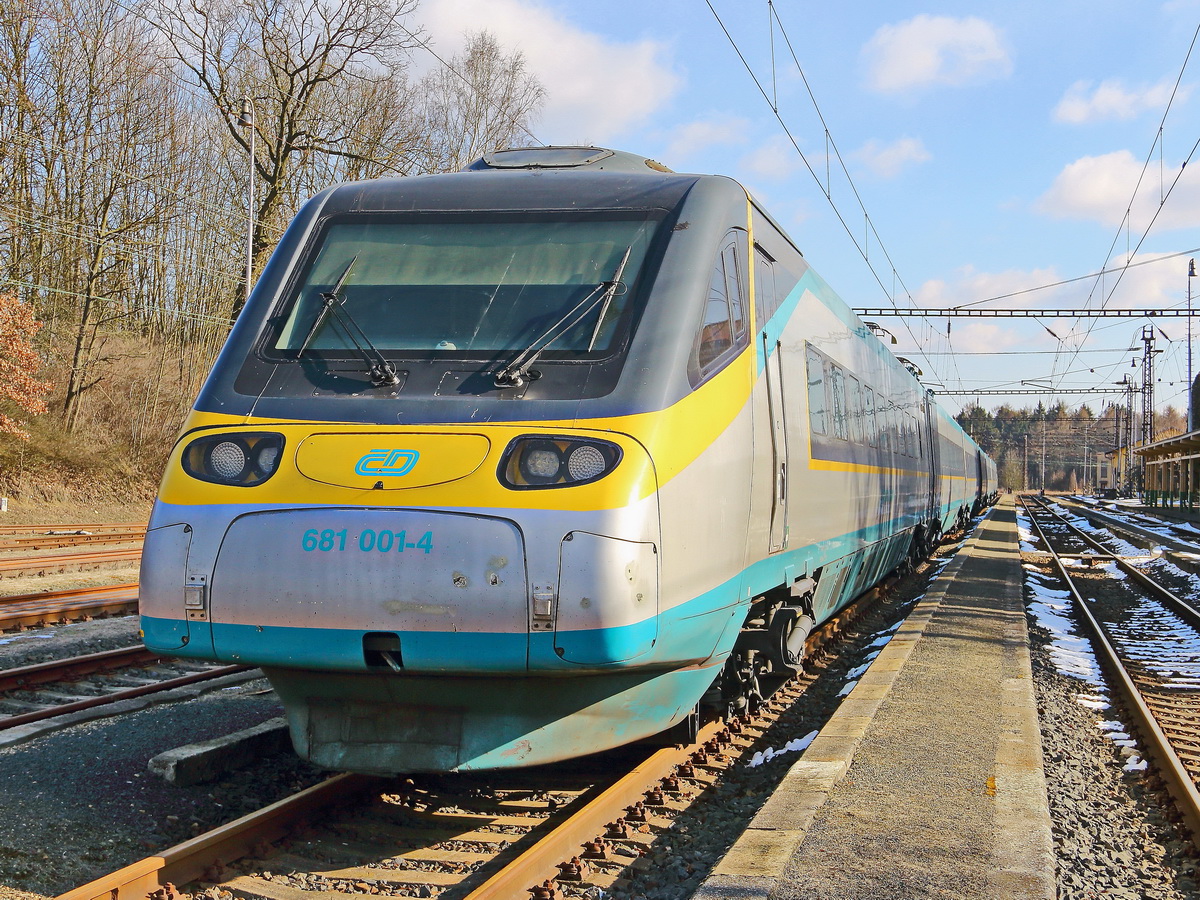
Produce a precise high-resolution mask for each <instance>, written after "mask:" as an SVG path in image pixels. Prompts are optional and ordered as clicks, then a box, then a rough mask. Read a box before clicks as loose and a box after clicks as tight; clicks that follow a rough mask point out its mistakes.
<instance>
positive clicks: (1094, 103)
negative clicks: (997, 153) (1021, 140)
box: [1054, 78, 1189, 125]
mask: <svg viewBox="0 0 1200 900" xmlns="http://www.w3.org/2000/svg"><path fill="white" fill-rule="evenodd" d="M1173 87H1174V83H1173V82H1171V81H1160V82H1159V83H1158V84H1155V85H1150V86H1149V87H1141V88H1138V89H1137V90H1130V89H1127V88H1126V87H1125V85H1124V84H1122V82H1121V80H1120V79H1119V78H1109V79H1106V80H1105V81H1102V82H1100V84H1098V85H1096V87H1095V88H1093V87H1092V82H1090V81H1077V82H1075V83H1074V84H1073V85H1071V86H1070V87H1069V88H1068V89H1067V92H1066V93H1065V94H1064V95H1063V98H1062V100H1060V101H1059V102H1058V106H1056V107H1055V108H1054V120H1055V121H1056V122H1067V123H1070V124H1072V125H1082V124H1085V123H1087V122H1099V121H1103V120H1106V119H1132V118H1134V117H1135V116H1137V115H1139V114H1141V113H1143V112H1145V111H1146V110H1149V109H1154V110H1161V109H1163V108H1164V107H1165V106H1166V105H1167V101H1168V100H1170V98H1171V89H1172V88H1173ZM1188 93H1189V91H1188V89H1187V88H1181V89H1180V93H1179V96H1178V97H1176V100H1178V101H1183V100H1186V99H1187V95H1188Z"/></svg>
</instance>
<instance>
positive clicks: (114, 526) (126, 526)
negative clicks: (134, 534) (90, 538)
mask: <svg viewBox="0 0 1200 900" xmlns="http://www.w3.org/2000/svg"><path fill="white" fill-rule="evenodd" d="M135 528H140V529H142V530H145V527H144V526H143V525H140V524H137V523H134V522H90V523H84V524H81V525H77V524H73V523H68V524H63V523H61V522H55V523H51V524H49V525H13V524H10V523H8V522H0V535H12V534H44V533H46V532H51V531H59V532H79V531H91V532H105V531H129V530H131V529H135Z"/></svg>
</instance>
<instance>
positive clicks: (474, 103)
mask: <svg viewBox="0 0 1200 900" xmlns="http://www.w3.org/2000/svg"><path fill="white" fill-rule="evenodd" d="M417 93H418V94H419V95H420V96H421V97H422V98H423V108H422V118H423V121H424V123H425V133H426V136H427V144H426V146H425V148H424V151H425V154H426V156H425V167H426V169H427V170H429V171H435V172H455V171H458V170H459V169H461V168H463V166H465V165H467V164H468V163H470V162H473V161H474V160H476V159H478V158H479V157H480V156H482V155H483V154H484V153H486V152H487V151H489V150H495V149H497V148H499V147H507V146H511V145H513V144H514V143H522V144H529V143H536V139H535V138H534V137H533V134H532V132H531V131H530V127H531V125H532V120H533V117H534V116H535V114H536V113H537V112H538V110H540V109H541V107H542V104H543V102H544V101H545V97H546V91H545V88H544V87H543V86H542V84H541V82H540V81H539V80H538V79H537V77H536V76H534V75H533V74H532V73H531V72H530V71H529V70H528V68H527V67H526V64H525V56H524V54H523V53H521V52H520V51H519V50H514V51H512V52H511V53H505V52H504V48H503V47H501V46H500V44H499V42H497V40H496V38H495V37H494V36H493V35H492V34H491V33H490V32H487V31H480V32H475V33H471V34H468V36H467V46H466V49H465V50H464V51H463V53H462V54H460V55H459V56H456V57H454V58H453V59H452V60H450V61H449V63H448V64H447V65H445V66H439V67H438V68H436V69H434V70H433V71H431V72H429V73H428V74H427V75H426V76H425V77H424V78H422V79H421V82H420V88H419V90H418V91H417Z"/></svg>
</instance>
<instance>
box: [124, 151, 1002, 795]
mask: <svg viewBox="0 0 1200 900" xmlns="http://www.w3.org/2000/svg"><path fill="white" fill-rule="evenodd" d="M988 477H991V479H992V481H991V482H989V481H987V478H988ZM990 485H994V466H991V463H990V460H987V459H986V457H985V456H982V455H981V451H979V449H978V448H977V447H976V446H975V445H974V443H973V442H972V441H971V440H970V438H969V437H968V436H967V435H966V434H964V433H963V432H962V430H961V429H960V428H958V426H957V425H956V424H955V423H954V421H953V420H952V419H951V418H950V417H949V416H947V415H946V414H945V413H944V412H942V411H940V410H939V409H938V408H937V407H936V405H935V404H934V403H933V402H932V400H931V397H930V395H929V394H928V393H927V392H926V391H925V390H924V389H923V388H922V387H921V385H920V384H919V383H918V382H917V381H916V379H915V378H914V377H913V375H912V374H911V373H910V372H909V371H908V370H907V369H906V368H905V367H904V366H903V365H902V364H901V363H900V362H899V361H897V360H896V359H895V357H893V356H892V354H891V353H890V352H889V351H888V350H887V349H886V348H885V347H884V346H883V345H882V344H881V343H880V342H879V341H878V340H877V339H876V338H875V337H874V336H873V335H872V334H871V332H870V330H869V329H868V328H867V327H866V326H865V325H864V324H863V323H862V322H860V321H859V320H858V319H857V318H856V317H855V316H854V315H853V314H852V312H851V311H850V310H849V309H848V308H847V307H846V305H845V304H844V303H843V302H842V301H841V300H840V299H839V298H838V297H837V296H836V294H835V293H834V292H833V291H832V290H831V289H830V288H829V287H828V286H827V285H826V284H825V282H824V281H823V280H822V279H821V278H820V277H819V276H818V275H817V274H816V272H815V271H814V270H813V269H812V268H811V267H810V266H809V265H808V262H807V260H806V259H805V258H804V257H803V255H802V254H801V253H800V252H799V250H798V249H797V248H796V247H795V245H794V244H793V243H792V242H791V240H790V239H789V238H788V237H787V236H786V235H785V234H784V233H783V231H782V229H780V228H779V227H778V226H777V225H776V223H775V222H774V221H773V220H772V219H771V218H770V216H769V215H768V214H767V213H766V212H765V211H763V210H762V209H761V207H760V206H759V205H758V204H757V203H756V202H755V201H754V200H753V198H751V197H750V196H749V195H748V193H747V192H746V191H745V189H744V188H742V187H741V186H740V185H738V184H737V183H736V182H734V181H732V180H731V179H728V178H723V177H718V176H699V175H680V174H675V173H672V172H669V171H667V170H665V169H663V167H661V166H660V165H658V164H657V163H654V162H652V161H649V160H645V159H643V158H641V157H637V156H633V155H630V154H624V153H619V152H615V151H609V150H601V149H597V148H534V149H528V150H507V151H497V152H495V153H493V154H490V155H488V156H486V157H484V159H482V160H480V161H478V162H477V163H475V164H474V165H473V166H471V167H470V168H469V169H468V170H465V171H464V172H461V173H457V174H452V175H438V176H425V177H420V178H405V179H385V180H378V181H371V182H362V183H355V184H348V185H340V186H337V187H334V188H331V189H329V190H327V191H325V192H323V193H321V194H319V195H317V196H316V197H314V198H313V199H312V200H311V201H309V202H308V204H307V205H306V206H305V207H304V208H303V209H302V210H301V212H300V213H299V215H298V216H297V217H296V219H295V221H294V222H293V223H292V225H291V226H290V227H289V229H288V231H287V233H286V234H285V235H284V237H283V239H282V241H281V242H280V244H279V246H278V248H277V249H276V251H275V253H274V254H273V255H272V257H271V260H270V262H269V263H268V265H267V267H266V269H265V270H264V272H263V274H262V277H261V278H260V280H259V282H258V284H257V286H256V287H255V290H254V292H253V294H252V296H251V298H250V300H249V302H248V303H247V306H246V308H245V310H244V311H243V312H242V314H241V315H240V316H239V319H238V321H237V323H236V325H235V327H234V329H233V332H232V333H231V335H230V337H229V340H228V342H227V344H226V346H225V348H224V350H223V351H222V353H221V355H220V357H219V359H218V360H217V362H216V364H215V366H214V368H213V371H212V373H211V375H210V377H209V379H208V381H207V382H206V384H205V386H204V388H203V390H202V391H201V394H200V396H199V398H198V399H197V401H196V404H195V407H194V409H193V411H192V413H191V414H190V415H189V418H188V420H187V422H186V423H185V426H184V429H183V433H182V436H181V437H180V439H179V441H178V444H177V446H176V447H175V449H174V451H173V453H172V455H171V458H170V461H169V463H168V467H167V472H166V474H165V476H164V478H163V482H162V486H161V489H160V494H159V498H158V500H157V502H156V504H155V508H154V512H153V515H152V517H151V522H150V529H149V532H148V534H147V538H146V544H145V551H144V554H143V569H142V587H141V607H142V628H143V631H144V634H145V641H146V644H147V646H149V647H151V648H152V649H155V650H158V651H160V652H163V653H170V654H175V655H179V656H185V657H195V658H203V659H217V660H223V661H228V662H244V663H252V664H255V665H260V666H262V667H263V669H264V671H265V672H266V674H267V675H268V677H269V678H270V680H271V682H272V684H273V685H274V687H275V689H276V690H277V692H278V693H279V696H280V697H281V698H282V700H283V702H284V704H285V706H286V707H287V713H288V721H289V726H290V729H291V735H292V740H293V743H294V745H295V747H296V749H297V751H298V752H299V753H300V754H301V755H302V756H304V757H306V758H308V759H311V760H313V761H314V762H317V763H318V764H320V765H323V766H327V767H329V768H334V769H343V770H351V771H361V772H378V773H392V772H405V771H422V770H424V771H444V770H469V769H485V768H500V767H509V766H521V765H531V764H535V763H541V762H547V761H552V760H556V759H562V758H567V757H571V756H577V755H581V754H584V753H588V752H592V751H595V750H598V749H602V748H605V747H610V746H615V745H619V744H622V743H626V742H629V741H632V740H637V739H639V738H642V737H646V736H649V735H652V734H656V733H659V732H661V731H663V730H665V729H667V728H669V727H671V726H672V725H674V724H676V723H679V722H681V721H683V720H685V719H687V718H688V717H689V716H691V715H692V714H693V712H694V711H695V710H696V708H697V704H699V703H701V702H702V701H704V702H706V703H710V704H712V705H715V706H718V707H719V708H721V709H722V710H724V711H729V710H733V709H737V708H739V707H740V706H742V705H744V704H746V703H749V702H753V700H754V698H755V696H756V693H757V690H758V679H759V678H760V677H761V676H762V675H763V674H764V673H767V672H771V671H776V672H778V671H787V670H790V669H792V668H795V667H796V666H798V665H799V663H800V659H799V657H800V656H801V654H802V650H803V641H804V637H805V636H806V635H807V633H808V630H809V629H810V628H811V627H813V625H814V624H816V623H819V622H821V621H823V620H824V619H825V618H827V617H828V616H830V615H831V614H832V613H833V612H835V611H836V610H837V609H838V608H840V607H841V606H843V605H844V604H845V603H847V602H849V601H850V600H851V599H852V598H853V597H854V596H856V595H858V594H859V593H861V592H862V591H864V590H866V589H867V588H869V587H870V586H871V585H873V584H875V583H876V582H877V581H878V580H879V579H880V578H882V577H883V576H884V575H885V574H886V573H887V572H889V571H891V570H892V569H894V568H896V567H897V566H899V565H902V564H904V563H905V562H906V560H909V559H911V558H912V557H914V556H919V555H921V554H924V553H927V552H928V551H929V549H930V548H931V547H932V545H933V542H934V540H935V538H936V536H937V535H938V534H939V533H940V532H941V531H943V530H948V529H949V528H951V527H954V525H956V524H961V523H962V522H963V520H964V517H968V516H969V515H970V514H971V513H972V511H978V509H979V508H980V507H981V505H982V504H983V503H985V502H987V500H988V499H990V497H989V493H990V491H989V486H990ZM992 489H994V488H992Z"/></svg>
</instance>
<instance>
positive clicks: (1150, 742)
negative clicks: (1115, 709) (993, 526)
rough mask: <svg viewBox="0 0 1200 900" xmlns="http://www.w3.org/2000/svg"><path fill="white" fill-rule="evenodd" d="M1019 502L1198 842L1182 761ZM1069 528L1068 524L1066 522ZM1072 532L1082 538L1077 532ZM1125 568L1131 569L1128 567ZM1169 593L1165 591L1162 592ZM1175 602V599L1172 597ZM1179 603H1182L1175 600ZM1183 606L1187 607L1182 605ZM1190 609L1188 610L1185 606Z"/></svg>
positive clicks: (1196, 805) (1192, 786)
mask: <svg viewBox="0 0 1200 900" xmlns="http://www.w3.org/2000/svg"><path fill="white" fill-rule="evenodd" d="M1021 503H1022V505H1023V506H1024V507H1025V510H1026V513H1027V514H1028V518H1029V521H1030V524H1031V525H1032V526H1033V528H1034V530H1035V531H1036V532H1037V536H1038V538H1039V540H1041V542H1042V544H1043V546H1045V548H1046V552H1047V553H1048V554H1049V556H1050V558H1051V561H1052V562H1053V564H1054V568H1055V569H1056V570H1057V571H1058V574H1059V577H1060V578H1061V579H1062V581H1063V583H1064V584H1065V585H1066V586H1067V590H1068V591H1069V592H1070V594H1071V599H1072V601H1073V604H1074V608H1075V610H1076V613H1077V615H1078V617H1079V619H1080V620H1081V621H1082V622H1084V623H1085V625H1086V626H1087V629H1088V631H1089V632H1090V633H1091V636H1092V638H1093V641H1092V646H1093V648H1095V650H1096V655H1097V657H1098V659H1099V660H1100V663H1101V665H1102V666H1104V668H1105V669H1106V671H1108V672H1109V674H1110V675H1111V676H1112V678H1113V679H1114V681H1115V683H1116V686H1117V687H1118V689H1119V691H1120V693H1121V696H1122V697H1123V699H1124V700H1125V702H1126V704H1127V708H1128V709H1129V711H1130V713H1131V714H1132V715H1133V717H1134V719H1135V720H1136V725H1137V727H1138V730H1139V731H1140V733H1141V735H1142V738H1143V740H1144V742H1145V744H1146V747H1147V750H1148V751H1149V753H1150V755H1151V756H1152V758H1153V759H1154V762H1155V764H1156V766H1157V769H1158V772H1159V774H1160V775H1161V777H1162V779H1163V782H1164V783H1165V784H1166V786H1167V789H1168V791H1170V793H1171V796H1172V797H1173V798H1174V799H1175V801H1176V804H1177V805H1178V807H1179V811H1180V813H1181V815H1182V816H1183V819H1184V822H1185V824H1186V825H1187V827H1188V828H1189V830H1190V831H1191V833H1192V835H1193V838H1194V839H1195V840H1196V841H1197V842H1198V843H1200V791H1197V789H1196V783H1195V781H1194V780H1193V778H1192V775H1191V773H1190V772H1189V771H1188V768H1187V766H1186V765H1185V763H1184V761H1183V759H1182V758H1181V757H1180V755H1179V753H1178V752H1177V751H1176V749H1175V746H1174V745H1173V742H1172V741H1171V740H1170V739H1169V738H1168V736H1167V732H1166V729H1165V728H1164V727H1163V725H1162V724H1160V722H1159V720H1158V717H1157V716H1156V715H1155V714H1154V712H1153V710H1152V709H1151V708H1150V705H1149V704H1148V703H1147V701H1146V699H1145V697H1144V696H1143V694H1142V691H1141V690H1140V689H1139V687H1138V685H1137V683H1136V681H1135V679H1134V677H1133V675H1132V674H1131V673H1130V671H1129V669H1128V668H1127V667H1126V666H1125V664H1124V662H1123V661H1122V660H1121V657H1120V655H1119V654H1118V653H1117V650H1116V648H1115V647H1114V646H1113V644H1112V643H1111V642H1110V640H1109V638H1108V635H1107V634H1106V632H1105V630H1104V628H1103V626H1102V625H1101V624H1100V622H1099V621H1098V620H1097V619H1096V617H1095V616H1094V615H1093V614H1092V612H1091V610H1090V609H1088V606H1087V604H1086V603H1085V602H1084V600H1083V597H1082V595H1081V594H1080V593H1079V590H1078V588H1077V587H1076V585H1075V580H1074V579H1073V578H1072V577H1071V576H1070V573H1069V572H1068V571H1067V567H1066V565H1065V564H1064V563H1063V560H1062V557H1061V556H1060V555H1059V554H1058V553H1057V552H1056V551H1055V550H1054V547H1053V546H1052V545H1051V543H1050V540H1049V538H1048V536H1047V535H1046V533H1045V531H1043V529H1042V526H1041V524H1040V523H1039V522H1038V521H1037V517H1036V516H1035V514H1034V512H1033V510H1032V509H1031V508H1030V505H1029V501H1028V499H1027V498H1026V497H1025V496H1022V497H1021ZM1042 505H1043V507H1044V508H1046V509H1047V511H1049V512H1050V513H1051V514H1052V515H1055V516H1056V517H1057V518H1059V519H1060V520H1061V519H1062V517H1061V516H1058V515H1057V513H1054V512H1053V511H1052V510H1049V509H1048V505H1047V504H1044V503H1043V504H1042ZM1066 524H1068V525H1069V523H1066ZM1075 531H1076V532H1077V533H1078V534H1080V535H1083V532H1080V531H1079V530H1078V529H1075ZM1087 543H1088V544H1089V545H1094V546H1097V547H1100V549H1101V551H1102V552H1103V553H1104V554H1105V555H1106V556H1108V557H1111V558H1113V559H1115V560H1117V562H1118V564H1123V562H1124V561H1123V560H1121V559H1120V558H1119V557H1118V556H1117V555H1116V554H1114V553H1112V552H1111V551H1109V550H1107V549H1106V548H1104V547H1102V546H1101V545H1098V544H1096V542H1095V541H1093V540H1091V538H1090V537H1088V538H1087ZM1122 568H1123V570H1125V571H1128V569H1127V568H1126V566H1125V565H1122ZM1128 568H1133V567H1132V566H1130V567H1128ZM1138 574H1139V576H1141V577H1139V578H1138V583H1139V584H1143V583H1144V581H1148V580H1149V579H1145V578H1144V576H1143V575H1142V573H1138ZM1155 588H1156V589H1157V590H1156V594H1157V593H1158V592H1163V591H1165V589H1164V588H1161V587H1160V586H1158V585H1155ZM1166 593H1169V592H1166ZM1176 600H1178V598H1176ZM1179 602H1180V603H1182V601H1179ZM1182 605H1183V606H1184V607H1187V606H1188V605H1187V604H1182ZM1189 608H1190V607H1189Z"/></svg>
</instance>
